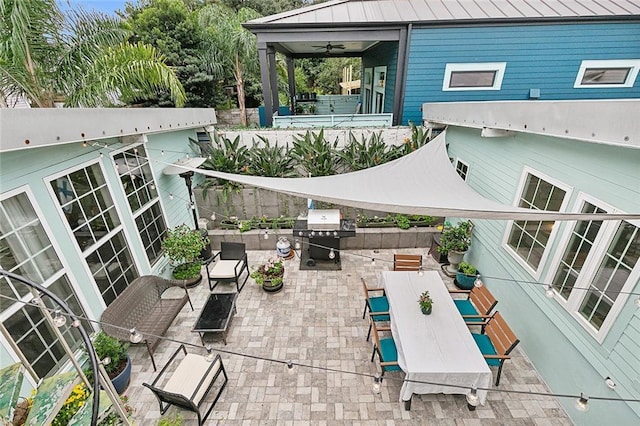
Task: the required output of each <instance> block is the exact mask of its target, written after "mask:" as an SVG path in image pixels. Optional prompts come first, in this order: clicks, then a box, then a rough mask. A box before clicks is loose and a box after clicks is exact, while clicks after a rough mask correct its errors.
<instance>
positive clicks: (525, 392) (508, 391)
mask: <svg viewBox="0 0 640 426" xmlns="http://www.w3.org/2000/svg"><path fill="white" fill-rule="evenodd" d="M0 298H3V299H8V300H12V301H13V302H18V303H23V304H27V303H29V302H24V301H22V300H20V299H16V298H12V297H9V296H6V295H2V294H0ZM79 318H80V319H82V320H85V321H88V322H90V323H95V324H97V325H99V326H100V327H104V326H105V325H109V326H111V327H115V328H118V329H121V330H125V328H123V327H120V326H117V325H113V324H108V323H103V322H100V321H97V320H94V319H91V318H87V317H79ZM129 331H130V332H135V333H137V332H136V331H135V329H131V330H129ZM137 334H138V335H139V336H142V334H140V333H137ZM149 336H151V337H155V338H158V339H161V340H164V341H168V342H174V343H180V344H184V345H187V346H193V347H198V348H202V346H200V345H195V344H193V343H190V342H187V341H182V340H178V339H174V338H170V337H166V336H160V335H153V334H149ZM217 351H218V352H222V353H226V354H229V355H235V356H240V357H245V358H253V359H257V360H262V361H270V362H277V363H283V361H281V360H278V359H272V358H267V357H263V356H258V355H250V354H245V353H241V352H236V351H232V350H226V349H223V348H219V349H217ZM285 364H286V365H287V370H289V369H293V368H294V366H301V367H305V368H310V369H315V370H322V371H329V372H336V373H342V374H353V375H357V376H363V377H372V378H374V381H375V377H376V375H373V376H372V375H371V374H369V373H360V372H357V371H347V370H341V369H336V368H331V367H322V366H318V365H311V364H300V363H296V364H294V363H293V361H291V360H288V361H285ZM389 380H399V381H401V382H411V383H420V384H429V385H438V386H449V387H456V388H458V387H460V386H459V384H449V383H441V382H427V381H421V380H411V379H406V378H400V379H395V378H393V377H392V378H390V379H389ZM380 382H382V377H380ZM476 389H477V390H485V391H487V392H497V393H506V394H519V395H538V396H544V397H554V398H576V395H575V394H573V395H571V394H556V393H547V392H536V391H529V390H515V389H493V388H482V387H481V388H477V387H476ZM589 399H592V400H599V401H613V402H640V399H632V398H617V397H602V396H592V397H587V396H586V395H584V394H583V393H581V394H580V397H579V399H578V401H580V403H581V404H582V405H584V404H586V402H585V401H587V402H588V400H589ZM576 404H577V402H576Z"/></svg>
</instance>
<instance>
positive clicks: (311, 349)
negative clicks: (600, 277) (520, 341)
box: [125, 242, 571, 425]
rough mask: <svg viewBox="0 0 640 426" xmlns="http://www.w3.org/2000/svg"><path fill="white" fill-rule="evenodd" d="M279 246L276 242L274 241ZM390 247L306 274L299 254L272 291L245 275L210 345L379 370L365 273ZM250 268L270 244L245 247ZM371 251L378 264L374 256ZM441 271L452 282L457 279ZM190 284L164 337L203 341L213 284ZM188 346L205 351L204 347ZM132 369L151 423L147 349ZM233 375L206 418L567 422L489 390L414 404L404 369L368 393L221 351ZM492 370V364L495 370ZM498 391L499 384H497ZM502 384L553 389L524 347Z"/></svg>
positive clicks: (332, 375)
mask: <svg viewBox="0 0 640 426" xmlns="http://www.w3.org/2000/svg"><path fill="white" fill-rule="evenodd" d="M274 244H275V242H274ZM398 252H402V253H419V254H422V255H423V256H425V260H426V268H427V269H439V266H438V264H437V263H436V262H435V261H434V260H433V259H432V258H431V257H430V256H428V255H427V249H402V250H398ZM393 253H394V251H393V250H379V251H376V252H374V251H371V250H361V251H345V252H343V255H342V270H341V271H300V270H299V259H298V258H297V257H296V258H294V259H292V260H288V261H286V263H285V268H286V274H285V288H284V289H283V290H282V291H281V292H280V293H277V294H267V293H265V292H264V291H263V290H262V289H261V288H260V287H259V286H257V285H255V284H253V280H251V279H249V280H248V281H247V284H246V286H245V287H244V289H243V290H242V292H241V294H240V296H239V298H238V300H237V313H236V315H235V316H234V318H233V320H232V323H231V324H230V327H229V332H228V335H227V345H226V346H225V345H224V344H223V343H222V341H221V340H220V341H216V342H214V343H213V347H214V349H222V350H225V351H230V352H234V353H240V354H247V355H251V356H253V357H257V358H268V359H276V360H280V361H285V360H288V359H291V360H293V361H294V362H299V363H301V364H307V365H312V366H317V367H322V368H330V369H335V370H343V371H346V372H358V373H364V374H368V375H373V374H375V373H376V371H377V368H378V367H377V360H376V362H374V363H372V362H371V350H372V345H371V342H367V341H366V340H365V339H366V335H367V329H368V323H367V320H366V319H362V310H363V307H364V298H363V294H362V289H361V284H360V277H364V278H365V279H366V280H367V282H368V283H369V285H370V286H371V285H374V284H376V283H377V282H378V276H379V273H380V271H382V270H389V269H390V268H391V266H392V260H393ZM248 256H249V265H250V267H252V268H255V267H257V266H258V265H259V264H260V263H262V262H263V261H265V260H266V259H267V258H269V257H273V256H275V250H274V251H250V252H248ZM372 257H375V258H376V262H375V265H372V262H371V258H372ZM443 278H445V282H447V285H449V286H453V284H452V280H451V279H449V278H446V277H445V276H444V275H443ZM204 281H206V278H205V280H203V283H202V284H200V285H198V286H197V287H196V288H193V289H190V290H189V292H190V295H191V298H192V300H193V304H194V307H195V311H193V312H192V311H191V310H190V308H189V306H188V304H187V305H186V306H185V307H184V308H183V310H182V312H181V313H180V315H179V316H178V318H176V320H175V321H174V323H173V325H172V327H171V328H170V329H169V332H168V334H167V337H168V338H170V339H174V340H176V341H181V342H188V343H192V344H194V345H198V346H201V345H202V344H201V341H200V337H199V335H198V334H197V333H193V332H191V328H192V326H193V324H194V322H195V319H196V317H197V316H198V313H199V311H200V309H201V308H202V306H203V305H204V303H205V301H206V299H207V296H208V293H209V287H208V285H207V284H206V283H205V282H204ZM233 288H235V285H227V284H220V285H218V286H217V287H216V289H215V290H214V291H229V290H230V289H233ZM178 346H179V343H177V342H174V341H169V340H165V341H163V342H162V343H161V344H160V346H159V347H158V349H157V351H156V353H155V358H156V362H157V363H158V366H159V368H160V366H162V365H164V363H165V361H166V360H167V359H168V357H169V356H170V354H171V353H173V352H174V351H175V349H176V348H177V347H178ZM187 349H188V350H189V351H194V352H196V351H197V352H200V353H202V352H204V351H203V350H201V349H199V348H192V347H188V348H187ZM130 353H131V356H132V360H133V374H132V379H131V384H130V386H129V388H128V390H127V391H126V392H125V393H126V394H127V395H128V396H129V398H130V402H129V403H130V405H131V406H132V407H134V408H135V410H136V411H135V414H134V421H135V423H136V424H138V425H154V424H155V423H156V421H157V420H158V419H159V418H161V416H160V412H159V408H158V403H157V401H156V399H155V397H154V396H153V394H152V393H151V391H150V390H149V389H147V388H145V387H143V386H142V385H141V384H142V383H143V382H149V383H150V382H151V381H152V380H153V377H155V373H154V372H153V368H152V365H151V361H150V359H149V356H148V354H147V352H146V349H145V348H144V347H143V346H137V347H135V348H132V349H131V351H130ZM221 356H222V359H223V362H224V365H225V366H226V369H227V372H228V375H229V382H228V384H227V387H226V389H225V390H224V391H223V393H222V396H221V398H220V400H219V401H218V402H217V404H216V406H215V408H214V410H213V412H212V413H211V415H210V417H209V419H208V420H207V422H206V424H208V425H209V424H210V425H335V424H352V425H418V424H419V425H568V424H571V421H570V420H569V418H568V417H567V415H566V413H565V411H564V410H563V408H562V407H561V405H560V404H559V402H558V401H557V400H556V399H555V398H550V397H545V396H535V395H526V394H508V393H502V392H490V393H489V394H488V397H487V403H486V405H484V406H479V407H478V408H477V410H475V411H469V410H468V409H467V406H466V400H465V397H464V396H463V395H444V394H438V395H416V396H414V398H413V403H412V406H411V411H405V410H404V408H403V405H402V403H400V402H399V400H398V398H399V397H398V395H399V391H400V387H401V385H402V377H403V373H401V372H400V373H386V374H385V376H384V378H385V380H384V381H383V386H382V392H381V393H380V394H374V393H373V392H372V390H371V385H372V383H373V380H372V379H371V377H366V376H362V375H354V374H348V373H341V372H333V371H326V370H323V369H315V368H306V367H299V366H298V367H296V368H294V369H293V371H292V372H289V371H287V368H286V366H285V365H284V364H282V363H276V362H271V361H266V360H262V359H257V358H250V357H244V356H240V355H235V354H230V353H221ZM492 371H493V373H494V377H495V374H496V370H495V369H492ZM494 388H495V387H494ZM497 389H505V390H519V391H536V392H548V391H549V390H548V388H547V386H546V385H545V383H544V382H543V381H542V380H541V378H540V377H539V375H538V374H537V372H536V371H535V370H534V369H533V368H532V366H531V364H530V362H529V361H528V360H527V358H526V356H525V354H523V353H522V352H521V351H520V350H519V348H516V350H515V351H514V353H513V358H512V359H511V360H508V361H507V362H506V363H505V366H504V368H503V372H502V377H501V381H500V386H499V387H498V388H497ZM176 413H178V414H180V415H181V416H182V418H183V422H182V424H184V425H195V424H197V421H196V416H195V415H194V414H192V413H189V412H186V411H183V410H179V409H177V408H175V407H172V408H171V409H170V410H169V411H168V412H167V413H166V414H165V415H164V416H162V417H171V416H172V415H173V414H176Z"/></svg>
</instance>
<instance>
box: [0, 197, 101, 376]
mask: <svg viewBox="0 0 640 426" xmlns="http://www.w3.org/2000/svg"><path fill="white" fill-rule="evenodd" d="M31 198H32V197H30V195H28V193H27V192H17V193H14V194H11V195H9V196H7V197H6V198H4V199H1V200H0V264H1V265H2V269H4V270H6V271H9V272H12V273H14V274H17V275H20V276H22V277H24V278H25V279H28V280H31V281H33V282H36V283H38V284H41V285H42V286H44V287H45V288H47V289H48V290H51V291H52V292H53V293H54V294H55V295H56V296H58V297H59V298H61V299H62V300H63V301H64V302H65V303H66V304H67V306H68V307H69V308H70V309H71V310H72V311H73V313H74V314H76V315H78V316H79V317H82V318H86V317H87V315H86V313H85V311H84V309H83V308H82V305H81V304H80V301H79V300H78V298H77V296H76V294H75V292H74V290H73V287H72V286H71V283H70V281H69V278H68V277H67V274H66V272H65V270H64V267H63V265H62V262H61V261H60V258H59V257H58V254H57V253H56V250H55V249H54V247H53V244H52V243H51V240H50V239H49V237H48V235H47V233H46V231H45V228H44V226H43V224H42V222H41V220H40V218H39V216H38V214H37V213H36V210H35V209H34V206H33V204H32V203H31ZM0 295H1V296H2V303H0V320H1V321H2V326H1V327H0V330H1V331H2V334H4V338H5V339H7V340H9V341H11V342H12V343H13V344H12V345H10V346H11V347H12V348H13V349H12V350H14V351H15V352H16V353H15V354H14V355H15V357H16V359H20V358H21V357H22V358H24V359H26V361H27V363H28V365H27V367H28V371H29V372H30V373H32V375H33V376H34V377H33V379H34V381H37V380H38V379H39V378H45V377H47V376H49V375H50V374H51V373H52V372H55V371H57V370H58V369H59V368H60V366H61V365H62V364H64V363H65V362H67V361H68V358H67V356H66V353H65V351H64V348H63V346H62V344H61V343H60V340H59V339H58V336H57V335H56V333H55V332H54V330H53V329H52V326H51V325H50V323H49V322H48V321H47V320H46V319H45V317H44V315H43V313H42V311H41V310H40V308H38V306H36V305H34V304H32V303H30V302H32V301H33V294H32V293H31V291H30V287H27V285H26V284H23V283H22V282H20V281H18V280H15V279H13V278H9V277H1V278H0ZM42 301H43V302H44V304H45V305H46V307H47V309H49V310H53V309H56V308H57V307H58V306H57V305H56V303H55V302H53V301H52V300H51V299H50V298H48V297H46V296H43V297H42ZM82 326H83V327H84V329H85V330H92V327H91V325H90V324H89V323H88V322H87V321H85V320H82ZM58 331H60V332H61V333H62V336H63V337H64V339H65V341H66V343H67V344H69V346H70V347H71V348H72V349H76V348H79V347H80V346H81V345H82V338H81V336H80V333H79V332H78V330H77V329H76V328H75V327H72V326H71V325H70V321H67V323H66V324H65V325H63V326H62V327H61V328H59V329H58ZM18 352H19V353H18Z"/></svg>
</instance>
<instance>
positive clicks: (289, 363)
mask: <svg viewBox="0 0 640 426" xmlns="http://www.w3.org/2000/svg"><path fill="white" fill-rule="evenodd" d="M286 366H287V373H289V374H293V373H294V372H295V370H294V368H293V367H295V364H294V363H293V361H291V360H290V359H288V360H287V362H286Z"/></svg>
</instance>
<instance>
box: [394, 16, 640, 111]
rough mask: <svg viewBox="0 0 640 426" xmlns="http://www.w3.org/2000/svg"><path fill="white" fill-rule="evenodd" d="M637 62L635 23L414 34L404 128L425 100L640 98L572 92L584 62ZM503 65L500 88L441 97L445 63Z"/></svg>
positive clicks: (639, 47)
mask: <svg viewBox="0 0 640 426" xmlns="http://www.w3.org/2000/svg"><path fill="white" fill-rule="evenodd" d="M602 59H640V24H638V23H615V24H613V23H608V24H572V25H571V24H557V25H519V26H482V27H447V28H433V27H430V28H424V27H423V28H414V29H413V31H412V33H411V42H410V50H409V62H408V71H407V81H406V89H405V97H404V107H403V123H407V122H408V121H413V122H416V123H418V122H421V114H420V106H421V105H422V103H424V102H454V101H485V100H526V99H528V97H529V89H540V99H541V100H558V99H567V100H568V99H611V98H638V97H640V81H638V80H640V79H636V82H635V85H634V87H632V88H605V89H574V88H573V85H574V82H575V79H576V76H577V73H578V70H579V68H580V64H581V62H582V60H602ZM473 62H506V63H507V66H506V70H505V73H504V78H503V81H502V88H501V90H478V91H443V90H442V82H443V77H444V70H445V66H446V64H447V63H473Z"/></svg>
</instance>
